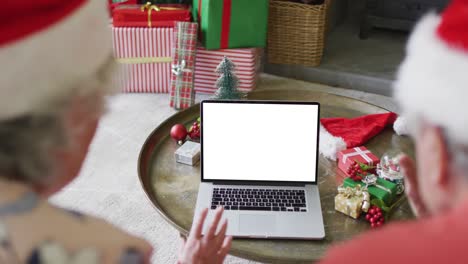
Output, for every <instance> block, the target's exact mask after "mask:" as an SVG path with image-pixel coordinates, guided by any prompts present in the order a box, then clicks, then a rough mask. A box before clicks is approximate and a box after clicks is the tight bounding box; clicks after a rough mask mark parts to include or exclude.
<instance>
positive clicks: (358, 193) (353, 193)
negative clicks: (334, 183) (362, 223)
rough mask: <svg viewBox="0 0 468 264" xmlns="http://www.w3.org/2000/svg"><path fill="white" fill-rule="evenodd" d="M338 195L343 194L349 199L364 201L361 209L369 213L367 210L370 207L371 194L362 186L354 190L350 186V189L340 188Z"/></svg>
mask: <svg viewBox="0 0 468 264" xmlns="http://www.w3.org/2000/svg"><path fill="white" fill-rule="evenodd" d="M338 193H339V194H342V195H343V196H344V197H345V198H347V199H351V198H357V199H362V205H361V208H362V210H363V211H364V212H367V210H368V209H369V207H370V195H369V192H368V191H367V189H366V188H364V189H362V188H361V185H357V186H356V187H354V188H351V187H349V186H348V187H343V186H340V187H338Z"/></svg>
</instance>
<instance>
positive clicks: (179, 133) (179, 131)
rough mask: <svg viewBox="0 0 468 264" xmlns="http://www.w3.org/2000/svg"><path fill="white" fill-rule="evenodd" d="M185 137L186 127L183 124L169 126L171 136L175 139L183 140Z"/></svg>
mask: <svg viewBox="0 0 468 264" xmlns="http://www.w3.org/2000/svg"><path fill="white" fill-rule="evenodd" d="M186 137H187V129H186V128H185V126H184V125H181V124H177V125H174V126H173V127H172V128H171V138H173V139H174V140H175V141H177V142H179V141H183V140H185V138H186Z"/></svg>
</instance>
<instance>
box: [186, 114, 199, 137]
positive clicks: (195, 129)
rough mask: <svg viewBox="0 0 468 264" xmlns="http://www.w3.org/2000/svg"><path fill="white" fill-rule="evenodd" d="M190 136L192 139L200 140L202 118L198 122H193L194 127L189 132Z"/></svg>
mask: <svg viewBox="0 0 468 264" xmlns="http://www.w3.org/2000/svg"><path fill="white" fill-rule="evenodd" d="M188 135H189V137H190V138H191V139H199V138H200V118H198V119H197V121H195V122H193V124H192V126H191V127H190V129H189V131H188Z"/></svg>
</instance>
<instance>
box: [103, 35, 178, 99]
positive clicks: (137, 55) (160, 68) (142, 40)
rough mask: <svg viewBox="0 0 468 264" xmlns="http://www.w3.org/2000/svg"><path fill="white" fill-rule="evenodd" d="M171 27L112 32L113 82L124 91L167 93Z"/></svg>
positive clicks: (171, 37)
mask: <svg viewBox="0 0 468 264" xmlns="http://www.w3.org/2000/svg"><path fill="white" fill-rule="evenodd" d="M173 34H174V29H173V28H118V27H114V28H113V29H112V38H113V46H114V56H115V58H116V60H117V62H119V64H120V65H121V67H120V69H119V70H120V72H119V74H118V76H117V77H118V78H117V81H118V82H119V85H120V87H122V90H123V91H124V92H130V93H169V89H170V84H171V63H172V45H173V38H174V36H173Z"/></svg>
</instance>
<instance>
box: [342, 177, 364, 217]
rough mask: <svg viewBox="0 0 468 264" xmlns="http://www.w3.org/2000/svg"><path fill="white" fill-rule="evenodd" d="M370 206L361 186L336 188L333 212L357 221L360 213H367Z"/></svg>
mask: <svg viewBox="0 0 468 264" xmlns="http://www.w3.org/2000/svg"><path fill="white" fill-rule="evenodd" d="M369 206H370V196H369V193H368V192H367V190H366V189H361V186H359V185H358V186H356V187H355V188H351V187H338V195H336V196H335V210H336V211H338V212H341V213H343V214H345V215H349V216H351V217H352V218H354V219H357V218H358V217H359V216H360V215H361V212H363V211H364V212H367V210H368V209H369Z"/></svg>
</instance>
